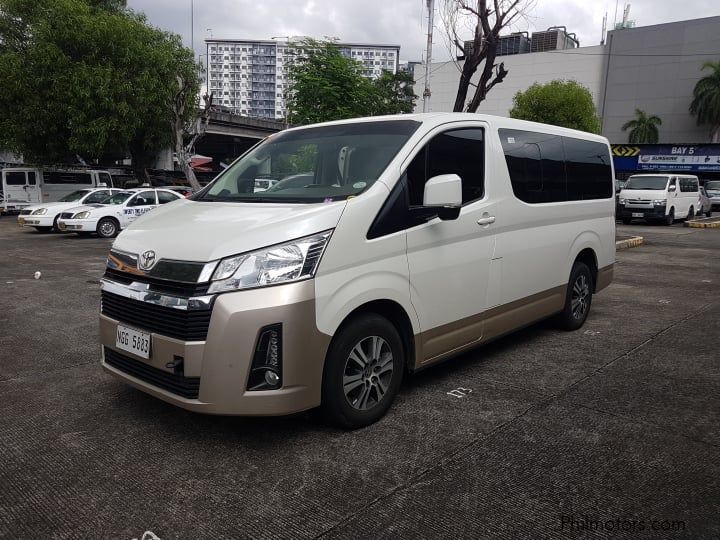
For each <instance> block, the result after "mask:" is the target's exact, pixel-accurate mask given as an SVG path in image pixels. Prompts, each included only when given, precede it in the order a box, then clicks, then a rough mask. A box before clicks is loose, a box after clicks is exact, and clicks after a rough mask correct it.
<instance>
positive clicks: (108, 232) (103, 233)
mask: <svg viewBox="0 0 720 540" xmlns="http://www.w3.org/2000/svg"><path fill="white" fill-rule="evenodd" d="M119 230H120V225H119V224H118V222H117V221H115V220H114V219H113V218H102V219H101V220H100V221H99V222H98V224H97V229H96V232H97V235H98V236H99V237H100V238H115V237H116V236H117V235H118V232H119Z"/></svg>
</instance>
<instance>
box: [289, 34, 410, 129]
mask: <svg viewBox="0 0 720 540" xmlns="http://www.w3.org/2000/svg"><path fill="white" fill-rule="evenodd" d="M293 46H294V48H295V49H296V51H297V55H296V57H295V59H294V61H293V62H292V63H291V65H290V68H289V72H288V74H289V78H290V81H291V83H290V84H291V88H290V89H288V92H287V93H286V98H287V111H288V113H287V115H288V116H287V120H288V122H289V123H291V124H312V123H315V122H327V121H330V120H341V119H344V118H356V117H359V116H373V115H378V114H397V113H403V112H412V110H413V109H414V107H415V99H417V96H416V95H415V94H414V93H413V89H412V85H413V82H414V81H413V80H412V77H411V76H410V74H408V73H404V72H399V73H397V74H393V73H390V72H384V73H383V75H381V76H380V77H379V78H378V79H376V80H374V81H371V80H370V79H368V78H367V77H365V76H364V75H363V69H364V68H363V65H362V64H361V63H360V62H357V61H355V60H353V59H352V58H348V57H346V56H343V54H342V53H341V50H340V48H339V47H338V46H337V45H336V44H335V43H334V42H333V41H317V40H312V39H308V40H304V41H302V42H300V43H295V44H293Z"/></svg>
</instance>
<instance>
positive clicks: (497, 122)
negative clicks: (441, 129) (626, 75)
mask: <svg viewBox="0 0 720 540" xmlns="http://www.w3.org/2000/svg"><path fill="white" fill-rule="evenodd" d="M392 120H414V121H415V122H422V123H423V124H425V125H426V126H430V127H435V126H439V125H442V124H446V123H448V122H462V121H468V120H480V121H484V122H487V123H488V124H490V125H491V126H493V127H498V128H508V129H523V130H527V131H541V132H546V133H553V134H557V135H562V134H564V135H567V136H574V137H577V138H583V139H591V140H596V141H601V142H607V139H606V138H605V137H603V136H602V135H596V134H594V133H588V132H586V131H579V130H576V129H570V128H564V127H559V126H553V125H550V124H541V123H539V122H530V121H528V120H517V119H515V118H507V117H505V116H495V115H491V114H479V113H462V112H429V113H412V114H393V115H386V116H365V117H360V118H350V119H347V120H334V121H332V122H322V123H319V124H310V125H307V126H298V127H294V128H290V129H292V130H296V129H303V128H307V127H314V126H333V125H340V124H355V123H359V122H387V121H392Z"/></svg>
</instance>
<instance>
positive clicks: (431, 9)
mask: <svg viewBox="0 0 720 540" xmlns="http://www.w3.org/2000/svg"><path fill="white" fill-rule="evenodd" d="M427 7H428V31H427V49H426V51H425V90H423V112H430V62H431V61H432V40H433V15H434V13H435V0H427Z"/></svg>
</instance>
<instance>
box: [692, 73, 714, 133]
mask: <svg viewBox="0 0 720 540" xmlns="http://www.w3.org/2000/svg"><path fill="white" fill-rule="evenodd" d="M706 69H707V70H710V74H709V75H706V76H705V77H703V78H702V79H700V80H699V81H698V82H697V83H696V84H695V88H694V89H693V100H692V103H690V113H691V114H693V115H694V116H696V117H697V125H698V126H700V125H704V124H708V125H710V139H711V141H712V142H714V143H716V142H720V62H705V63H704V64H703V65H702V68H701V71H705V70H706Z"/></svg>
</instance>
